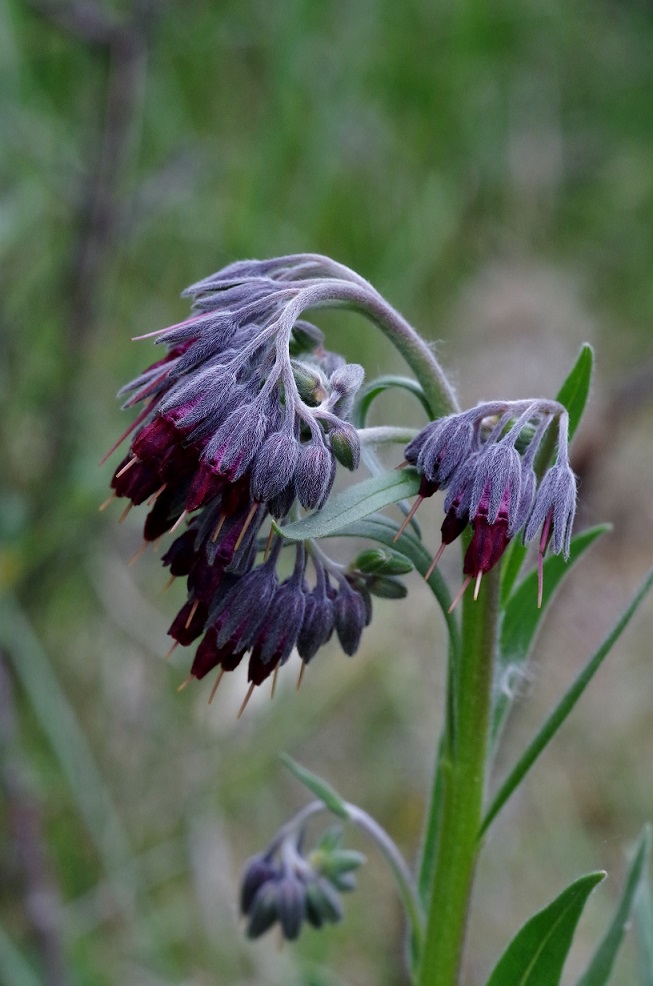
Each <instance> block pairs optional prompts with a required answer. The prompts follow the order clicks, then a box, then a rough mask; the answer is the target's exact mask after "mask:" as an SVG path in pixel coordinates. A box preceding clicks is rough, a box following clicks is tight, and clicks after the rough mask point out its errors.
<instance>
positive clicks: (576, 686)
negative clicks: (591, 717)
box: [479, 569, 653, 836]
mask: <svg viewBox="0 0 653 986" xmlns="http://www.w3.org/2000/svg"><path fill="white" fill-rule="evenodd" d="M651 586H653V569H651V571H650V572H649V574H648V575H647V577H646V578H645V579H644V582H643V583H642V585H641V586H640V588H639V589H638V591H637V592H636V593H635V596H634V598H633V600H632V602H631V603H630V605H629V606H628V607H627V609H626V611H625V612H624V613H623V614H622V616H621V617H620V619H619V620H617V622H616V624H615V625H614V627H613V628H612V630H611V631H610V633H609V634H608V635H607V637H606V638H605V640H604V641H603V643H602V644H601V646H600V647H599V648H598V650H596V651H595V652H594V654H593V655H592V657H591V658H590V659H589V661H588V662H587V664H586V665H585V667H584V668H583V669H582V671H581V672H580V674H579V675H578V676H577V677H576V679H575V680H574V682H573V683H572V684H571V685H570V687H569V688H568V689H567V691H566V692H565V694H564V695H563V696H562V698H561V699H560V701H559V702H558V704H557V706H556V707H555V709H554V710H553V712H552V713H551V714H550V716H549V717H548V719H546V721H545V722H544V723H543V725H542V726H541V727H540V729H539V731H538V732H537V734H536V735H535V737H534V738H533V739H532V740H531V742H530V743H529V745H528V746H527V747H526V749H525V751H524V752H523V753H522V755H521V757H520V758H519V760H518V761H517V763H516V764H515V766H514V767H513V768H512V770H511V771H510V773H509V774H508V776H507V777H506V779H505V781H504V782H503V784H502V785H501V787H500V788H499V790H498V791H497V793H496V794H495V796H494V798H493V799H492V802H491V803H490V806H489V808H488V809H487V811H486V813H485V818H484V819H483V824H482V825H481V828H480V832H479V836H482V835H483V833H484V832H485V831H486V830H487V828H488V827H489V825H490V824H491V823H492V821H493V820H494V819H495V818H496V816H497V815H498V814H499V812H500V811H501V809H502V807H503V806H504V804H505V803H506V801H507V800H508V798H509V797H510V795H511V794H512V792H513V791H514V790H515V789H516V788H517V787H518V786H519V784H520V783H521V781H522V780H523V779H524V776H525V775H526V774H527V773H528V771H529V770H530V768H531V767H532V766H533V764H534V763H535V761H536V760H537V758H538V757H539V755H540V753H541V752H542V750H543V749H544V748H545V747H546V746H547V745H548V744H549V742H550V741H551V739H553V737H554V736H555V734H556V733H557V732H558V730H559V729H560V727H561V725H562V724H563V722H564V721H565V719H566V718H567V716H568V715H569V713H570V712H571V710H572V709H573V707H574V706H575V705H576V702H577V701H578V699H579V698H580V697H581V695H582V694H583V692H584V691H585V689H586V688H587V686H588V685H589V683H590V681H591V680H592V678H593V677H594V675H595V674H596V672H597V671H598V669H599V668H600V667H601V665H602V663H603V661H604V660H605V658H606V657H607V655H608V654H609V653H610V651H611V650H612V648H613V647H614V645H615V643H616V642H617V640H618V639H619V637H620V636H621V634H622V633H623V631H624V630H625V628H626V627H627V626H628V624H629V623H630V621H631V619H632V617H633V616H634V614H635V612H636V611H637V609H638V607H639V604H640V603H641V601H642V600H643V598H644V597H645V595H646V594H647V592H648V591H649V589H650V588H651Z"/></svg>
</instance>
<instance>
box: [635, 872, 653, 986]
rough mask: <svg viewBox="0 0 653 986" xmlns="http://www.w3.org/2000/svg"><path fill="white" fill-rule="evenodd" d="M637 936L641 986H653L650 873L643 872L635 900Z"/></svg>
mask: <svg viewBox="0 0 653 986" xmlns="http://www.w3.org/2000/svg"><path fill="white" fill-rule="evenodd" d="M633 912H634V914H635V938H636V940H637V964H638V967H639V983H640V986H653V894H652V893H651V880H650V877H649V875H648V873H644V874H642V879H641V881H640V884H639V888H638V890H637V893H636V894H635V902H634V905H633Z"/></svg>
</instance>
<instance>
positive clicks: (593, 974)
mask: <svg viewBox="0 0 653 986" xmlns="http://www.w3.org/2000/svg"><path fill="white" fill-rule="evenodd" d="M650 851H651V827H650V825H647V826H645V828H644V831H643V832H642V834H641V836H640V838H639V842H638V843H637V847H636V849H635V853H634V855H633V860H632V862H631V864H630V866H629V868H628V874H627V877H626V885H625V887H624V889H623V893H622V895H621V900H620V901H619V904H618V906H617V909H616V911H615V913H614V917H613V919H612V921H611V922H610V926H609V928H608V930H607V932H606V934H605V937H604V938H603V940H602V941H601V943H600V945H599V947H598V948H597V950H596V952H595V953H594V957H593V958H592V961H591V962H590V964H589V966H588V967H587V970H586V971H585V974H584V975H583V976H581V978H580V979H579V980H578V986H606V984H607V982H608V980H609V978H610V973H611V972H612V966H613V965H614V960H615V958H616V957H617V952H618V951H619V946H620V945H621V942H622V941H623V937H624V935H625V933H626V928H627V926H628V919H629V917H630V912H631V909H632V907H633V901H634V898H635V895H636V893H637V891H638V889H639V887H640V885H641V882H642V877H643V875H644V874H645V873H646V867H647V865H648V860H649V855H650Z"/></svg>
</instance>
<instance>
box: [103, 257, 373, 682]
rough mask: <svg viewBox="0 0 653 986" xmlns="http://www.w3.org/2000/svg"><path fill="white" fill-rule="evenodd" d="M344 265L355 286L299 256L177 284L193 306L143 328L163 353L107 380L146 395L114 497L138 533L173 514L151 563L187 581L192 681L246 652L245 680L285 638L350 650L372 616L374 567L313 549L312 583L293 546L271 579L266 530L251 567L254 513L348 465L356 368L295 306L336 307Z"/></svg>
mask: <svg viewBox="0 0 653 986" xmlns="http://www.w3.org/2000/svg"><path fill="white" fill-rule="evenodd" d="M346 276H350V277H351V279H353V283H354V284H355V286H356V288H357V289H359V288H360V285H361V283H362V284H364V282H360V279H357V278H356V276H355V275H353V274H351V272H348V271H346V269H345V268H340V267H339V265H335V264H332V263H331V262H329V261H327V260H325V258H314V257H310V256H303V257H299V258H296V257H287V258H280V259H278V260H274V261H263V262H259V261H248V262H242V263H236V264H232V265H230V266H229V267H226V268H224V269H223V270H221V271H220V272H218V273H217V274H214V275H213V276H212V277H209V278H207V279H206V280H203V281H201V282H199V283H198V284H195V285H193V286H192V287H191V288H189V289H188V290H187V291H186V292H185V293H186V294H187V295H189V296H190V297H191V298H192V299H193V314H192V316H191V317H189V318H188V319H186V320H185V321H184V322H181V323H179V324H178V325H174V326H172V327H170V328H167V329H163V330H160V331H158V332H154V333H151V334H150V335H151V336H154V337H156V341H157V343H159V344H161V345H163V346H164V347H165V349H166V350H167V351H166V353H165V355H164V356H163V358H162V359H160V360H158V361H157V362H156V363H154V364H153V365H152V366H150V367H149V368H148V369H147V370H146V371H145V372H144V373H143V374H141V375H140V376H139V377H138V378H137V379H135V380H133V381H132V382H131V383H130V384H128V385H127V386H126V387H124V388H123V390H122V391H121V392H120V393H121V395H123V396H126V397H127V401H126V403H125V405H124V406H125V407H127V408H130V407H132V406H134V405H137V404H143V405H144V407H143V409H142V410H141V413H140V414H139V415H138V417H137V418H136V420H135V421H134V422H133V424H132V425H131V427H130V428H129V429H127V431H126V432H125V434H124V435H123V436H122V438H121V439H120V440H119V442H118V443H116V446H114V448H115V447H117V445H119V444H120V441H122V440H123V439H125V438H127V436H128V435H130V434H132V438H131V445H130V449H129V452H128V454H127V455H126V457H125V458H124V459H123V461H122V462H121V463H120V464H119V466H118V468H117V469H116V471H115V473H114V476H113V479H112V481H111V486H112V489H113V491H114V495H115V496H118V497H126V498H128V499H129V501H130V507H131V506H132V505H136V504H141V503H143V502H147V504H148V506H149V507H150V510H149V513H148V514H147V517H146V519H145V525H144V532H143V533H144V539H145V543H148V542H156V541H157V540H158V539H159V538H161V536H162V535H164V534H166V533H174V532H176V531H177V530H178V528H180V527H182V525H184V523H185V524H186V527H185V529H183V533H180V534H179V536H177V538H176V540H175V541H174V542H173V543H172V545H171V547H170V548H169V549H168V550H167V552H166V553H165V555H164V557H163V561H164V564H165V565H167V566H168V567H169V569H170V573H171V575H172V576H184V577H186V578H187V583H188V599H187V602H186V603H185V604H184V606H183V607H182V609H181V610H180V611H179V613H178V614H177V616H176V618H175V620H174V621H173V623H172V626H171V627H170V630H169V634H170V635H171V636H172V638H173V639H174V641H175V642H176V643H179V644H182V645H184V646H187V645H189V644H191V643H192V642H194V641H197V640H199V639H200V638H201V643H200V644H199V647H198V649H197V652H196V654H195V658H194V661H193V664H192V668H191V677H195V678H202V677H204V675H206V674H207V673H208V672H209V671H211V670H212V669H214V668H216V667H220V669H221V671H222V672H224V671H229V670H232V669H234V668H235V667H236V666H237V665H238V664H239V662H240V661H241V660H242V658H243V657H244V655H245V654H247V653H249V655H250V656H249V665H248V678H249V681H250V682H251V686H252V688H253V687H254V686H255V685H258V684H260V683H261V682H262V681H263V680H264V679H265V678H266V677H267V676H268V675H269V674H271V673H272V672H273V671H274V670H275V669H276V668H277V667H278V666H280V665H282V664H284V663H285V662H286V661H287V660H288V657H289V655H290V653H291V651H292V649H293V647H294V646H296V647H297V650H298V651H299V654H300V656H301V658H302V661H303V662H304V664H305V663H307V662H308V661H309V660H310V659H311V658H312V657H313V656H314V654H315V653H316V651H317V650H318V649H319V648H320V647H321V646H322V644H324V643H325V642H326V641H327V640H328V639H329V638H330V637H331V635H332V633H333V632H334V630H335V632H336V634H337V637H338V639H339V641H340V644H341V646H342V648H343V650H344V651H345V653H347V654H353V653H354V652H355V651H356V649H357V647H358V644H359V641H360V637H361V633H362V630H363V628H364V626H365V625H366V624H367V623H369V620H370V618H371V602H370V595H369V592H368V590H367V588H366V583H367V582H368V581H369V583H370V587H371V588H372V589H373V579H372V578H370V579H367V578H366V576H365V575H364V574H363V573H356V572H353V573H352V572H351V571H349V572H344V571H343V570H342V569H341V568H340V567H339V566H336V565H330V564H329V560H328V559H326V558H325V556H324V555H323V554H322V553H321V552H317V551H316V550H313V551H312V561H313V568H314V572H315V579H314V585H313V587H312V588H311V586H310V585H309V583H308V581H307V557H308V554H307V551H305V550H304V548H303V547H302V546H300V547H299V548H297V549H296V557H295V564H294V570H293V572H292V574H291V575H289V577H288V578H286V579H285V580H284V581H281V582H280V581H279V577H278V575H277V567H276V566H277V561H278V559H279V555H280V547H281V542H280V539H279V538H278V537H277V538H276V539H275V538H273V537H271V538H270V539H269V540H268V544H267V548H266V554H267V560H264V561H263V562H262V563H257V556H258V555H259V552H260V551H261V550H262V549H263V547H264V546H265V539H264V533H263V532H262V528H263V525H264V524H265V523H266V520H268V519H269V518H270V517H272V518H274V519H275V520H276V521H281V520H283V519H284V518H286V517H287V516H288V514H289V513H290V512H291V510H293V508H294V506H295V504H297V503H298V504H300V505H301V507H302V508H304V509H307V510H313V509H319V508H320V507H321V506H322V505H323V504H324V503H325V501H326V499H327V498H328V496H329V493H330V491H331V487H332V485H333V481H334V476H335V472H336V460H338V461H339V462H341V463H342V464H343V465H345V466H346V467H348V468H349V469H355V468H356V467H357V466H358V462H359V457H360V445H359V440H358V435H357V432H356V429H355V428H354V427H353V425H351V424H350V423H349V421H348V420H347V419H348V417H349V416H350V414H351V410H352V406H353V401H354V398H355V395H356V392H357V390H358V389H359V387H360V385H361V383H362V379H363V369H362V367H360V366H358V365H355V364H348V363H346V362H345V360H344V358H343V357H341V356H339V355H338V354H336V353H333V352H329V351H328V350H326V349H325V348H324V345H323V336H322V333H321V332H320V330H319V329H318V328H317V327H316V326H315V325H313V324H312V323H311V322H308V321H306V320H305V319H304V318H302V317H301V316H302V314H303V312H304V311H305V310H306V309H307V308H311V307H317V306H321V305H324V304H329V303H331V304H333V303H338V290H339V289H340V293H341V294H342V292H343V285H344V286H345V289H351V287H352V281H350V282H347V281H346V280H345V279H344V278H345V277H346ZM361 290H362V289H361ZM371 290H372V289H370V291H371ZM141 338H146V337H141ZM112 451H113V449H112ZM128 509H129V507H128ZM275 541H276V543H275ZM268 552H269V553H268ZM308 553H311V551H310V548H309V552H308ZM388 584H389V583H388ZM386 587H387V586H386ZM175 646H176V644H175ZM302 670H303V667H302ZM248 694H251V689H250V692H249V693H248Z"/></svg>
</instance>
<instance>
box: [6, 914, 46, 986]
mask: <svg viewBox="0 0 653 986" xmlns="http://www.w3.org/2000/svg"><path fill="white" fill-rule="evenodd" d="M0 982H2V983H7V984H11V986H42V984H43V979H42V978H41V976H40V975H37V974H36V973H35V972H34V970H33V969H32V967H31V965H30V964H29V963H28V961H27V959H25V958H24V957H23V955H22V953H21V952H20V951H19V950H18V948H17V947H16V946H15V945H14V943H13V941H12V940H11V938H10V937H9V935H8V934H7V932H6V931H5V929H4V926H3V925H1V924H0Z"/></svg>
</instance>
